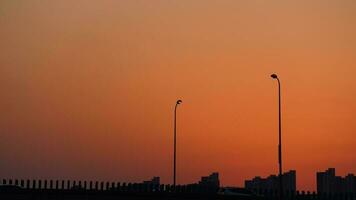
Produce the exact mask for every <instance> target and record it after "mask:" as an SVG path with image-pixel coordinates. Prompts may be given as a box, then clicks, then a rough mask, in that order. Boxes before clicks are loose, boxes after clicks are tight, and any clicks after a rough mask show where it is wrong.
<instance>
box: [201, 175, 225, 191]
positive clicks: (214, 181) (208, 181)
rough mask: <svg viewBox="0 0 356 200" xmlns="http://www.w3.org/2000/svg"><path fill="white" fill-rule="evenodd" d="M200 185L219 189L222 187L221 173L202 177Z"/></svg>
mask: <svg viewBox="0 0 356 200" xmlns="http://www.w3.org/2000/svg"><path fill="white" fill-rule="evenodd" d="M199 185H203V186H211V187H216V188H219V187H220V181H219V173H217V172H214V173H212V174H210V175H209V176H203V177H201V180H200V181H199Z"/></svg>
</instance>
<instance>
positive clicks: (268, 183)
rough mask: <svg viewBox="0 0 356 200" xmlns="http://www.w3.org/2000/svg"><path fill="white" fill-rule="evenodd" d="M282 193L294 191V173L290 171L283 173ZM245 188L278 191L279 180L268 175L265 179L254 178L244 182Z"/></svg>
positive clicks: (274, 176)
mask: <svg viewBox="0 0 356 200" xmlns="http://www.w3.org/2000/svg"><path fill="white" fill-rule="evenodd" d="M282 181H283V191H285V192H286V191H296V182H297V181H296V171H295V170H291V171H289V172H286V173H283V175H282ZM245 188H246V189H249V190H278V189H279V179H278V176H276V175H270V176H268V177H267V178H261V177H259V176H256V177H255V178H253V179H252V180H246V181H245Z"/></svg>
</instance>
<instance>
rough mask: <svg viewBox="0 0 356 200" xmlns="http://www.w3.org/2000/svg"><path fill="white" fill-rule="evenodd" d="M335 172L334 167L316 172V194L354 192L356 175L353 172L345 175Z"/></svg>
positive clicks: (355, 189)
mask: <svg viewBox="0 0 356 200" xmlns="http://www.w3.org/2000/svg"><path fill="white" fill-rule="evenodd" d="M335 174H336V173H335V168H329V169H327V170H326V171H325V172H317V173H316V179H317V192H318V194H346V193H348V194H356V177H355V176H354V175H353V174H348V175H347V176H346V177H341V176H336V175H335Z"/></svg>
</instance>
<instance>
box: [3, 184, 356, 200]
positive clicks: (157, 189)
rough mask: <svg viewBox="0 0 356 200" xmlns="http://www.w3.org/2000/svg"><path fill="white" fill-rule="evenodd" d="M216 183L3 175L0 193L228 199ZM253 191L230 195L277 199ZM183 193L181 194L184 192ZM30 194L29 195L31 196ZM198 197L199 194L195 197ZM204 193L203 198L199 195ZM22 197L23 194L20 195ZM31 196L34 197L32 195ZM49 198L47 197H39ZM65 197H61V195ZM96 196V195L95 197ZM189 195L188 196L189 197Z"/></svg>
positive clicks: (292, 194) (350, 199) (314, 198)
mask: <svg viewBox="0 0 356 200" xmlns="http://www.w3.org/2000/svg"><path fill="white" fill-rule="evenodd" d="M218 189H219V188H217V187H216V186H211V185H199V184H190V185H177V186H176V187H174V186H173V185H163V184H160V185H159V184H153V183H125V182H104V181H71V180H29V179H27V180H23V179H21V180H19V179H15V180H12V179H3V180H0V195H1V194H9V193H12V194H15V193H25V194H29V193H36V194H54V195H62V194H68V193H70V194H73V193H75V194H79V195H83V194H85V195H87V196H88V195H97V194H109V195H123V194H124V195H127V194H128V195H130V194H143V195H145V194H148V195H157V196H164V195H171V194H174V195H178V196H179V195H181V197H183V198H181V199H184V197H192V196H194V195H195V196H194V197H197V198H195V199H208V198H206V197H207V196H209V197H213V198H212V199H232V198H225V197H224V198H223V197H222V196H220V195H218V194H217V192H218ZM252 191H253V192H254V194H255V195H253V196H252V197H251V196H250V197H248V198H242V197H236V198H233V199H263V200H278V199H279V193H278V190H257V189H252ZM184 195H185V196H184ZM32 197H33V196H32ZM198 197H199V198H198ZM203 197H204V198H203ZM24 199H25V198H24ZM32 199H35V198H32ZM41 199H51V198H41ZM63 199H65V198H63ZM99 199H100V198H99ZM189 199H192V198H189ZM283 200H356V194H355V193H338V194H317V193H316V192H309V191H306V192H305V191H286V192H285V193H284V194H283Z"/></svg>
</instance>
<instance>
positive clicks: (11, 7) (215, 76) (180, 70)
mask: <svg viewBox="0 0 356 200" xmlns="http://www.w3.org/2000/svg"><path fill="white" fill-rule="evenodd" d="M355 9H356V3H354V2H352V1H347V0H342V1H338V2H328V3H326V2H323V1H321V0H317V1H316V2H314V3H313V2H308V1H300V2H282V1H279V0H273V1H271V2H257V1H249V2H237V1H236V2H234V1H219V2H215V1H205V2H203V1H195V2H180V1H172V2H165V1H158V2H156V3H153V4H150V3H148V2H145V1H139V2H131V1H117V2H116V1H103V2H86V1H81V0H79V1H75V2H65V1H53V2H39V1H35V0H34V1H28V2H20V1H6V0H5V1H2V2H1V3H0V14H1V16H0V25H1V27H2V28H1V31H0V38H1V39H0V40H1V45H0V91H1V98H0V110H1V113H0V178H11V179H16V178H17V179H20V178H23V179H48V180H49V179H64V180H105V181H116V180H123V181H126V182H140V181H142V180H148V179H150V178H152V177H153V176H159V177H160V178H161V182H162V183H164V184H171V183H172V181H173V180H172V176H173V174H172V173H173V142H174V140H173V128H174V127H173V125H174V124H173V120H174V119H173V108H174V107H173V106H174V104H175V102H177V100H178V99H182V101H183V102H184V103H182V105H181V107H179V108H178V119H177V120H178V121H177V122H178V124H177V152H176V153H177V154H176V156H177V163H176V164H177V165H176V171H177V177H176V178H177V184H189V183H193V182H196V181H197V180H199V178H200V177H201V176H203V175H208V174H210V173H211V172H215V171H216V172H219V175H220V182H221V185H223V186H239V187H243V185H244V181H245V180H248V179H251V178H253V177H255V176H257V175H259V176H262V177H268V176H269V175H271V174H275V175H277V174H278V154H277V153H278V96H277V93H276V91H277V85H276V82H275V80H272V79H271V77H270V75H271V74H272V73H276V74H277V75H278V77H280V78H281V81H282V84H281V89H282V105H281V108H282V114H283V119H282V123H283V124H282V132H283V138H282V142H283V145H282V152H283V172H286V171H288V170H290V169H294V170H296V171H297V172H298V175H297V180H296V181H297V188H298V189H299V190H310V191H315V190H316V188H317V185H316V178H315V173H316V172H320V171H324V170H325V169H328V168H329V167H333V168H336V169H337V173H338V174H341V175H342V176H344V175H347V173H354V174H355V173H356V154H355V153H354V152H355V146H356V140H355V131H356V125H355V123H353V121H354V119H355V112H356V103H355V101H354V99H355V96H356V79H355V78H354V77H353V76H354V74H355V72H356V68H355V59H354V55H355V52H356V38H355V37H354V35H356V28H355V25H354V24H356V15H355V14H354V10H355Z"/></svg>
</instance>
